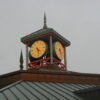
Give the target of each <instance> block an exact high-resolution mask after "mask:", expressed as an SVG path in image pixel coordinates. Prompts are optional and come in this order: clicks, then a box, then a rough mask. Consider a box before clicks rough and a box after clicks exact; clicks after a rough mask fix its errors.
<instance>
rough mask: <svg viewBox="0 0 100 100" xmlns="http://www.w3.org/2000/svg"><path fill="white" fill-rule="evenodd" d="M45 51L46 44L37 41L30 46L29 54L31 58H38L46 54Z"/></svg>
mask: <svg viewBox="0 0 100 100" xmlns="http://www.w3.org/2000/svg"><path fill="white" fill-rule="evenodd" d="M46 50H47V45H46V43H45V42H44V41H42V40H38V41H35V42H34V43H33V44H32V46H31V49H30V54H31V56H32V57H33V58H40V57H42V56H43V55H44V54H45V53H46Z"/></svg>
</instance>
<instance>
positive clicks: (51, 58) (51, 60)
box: [50, 36, 53, 64]
mask: <svg viewBox="0 0 100 100" xmlns="http://www.w3.org/2000/svg"><path fill="white" fill-rule="evenodd" d="M50 63H51V64H53V47H52V36H50Z"/></svg>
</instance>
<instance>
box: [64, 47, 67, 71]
mask: <svg viewBox="0 0 100 100" xmlns="http://www.w3.org/2000/svg"><path fill="white" fill-rule="evenodd" d="M64 53H65V54H64V64H65V70H66V71H67V57H66V47H65V46H64Z"/></svg>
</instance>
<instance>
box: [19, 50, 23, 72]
mask: <svg viewBox="0 0 100 100" xmlns="http://www.w3.org/2000/svg"><path fill="white" fill-rule="evenodd" d="M20 70H23V54H22V50H21V53H20Z"/></svg>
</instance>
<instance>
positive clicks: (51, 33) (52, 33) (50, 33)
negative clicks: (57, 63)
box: [22, 32, 67, 45]
mask: <svg viewBox="0 0 100 100" xmlns="http://www.w3.org/2000/svg"><path fill="white" fill-rule="evenodd" d="M47 35H53V36H54V37H56V38H57V39H58V40H60V41H61V42H63V43H64V44H65V45H67V43H66V42H64V40H62V39H61V38H59V37H58V36H57V35H56V34H55V33H54V32H49V33H45V34H43V35H40V36H36V37H33V38H31V39H27V40H24V41H22V42H24V43H25V42H27V41H30V40H33V39H37V38H40V37H43V36H47Z"/></svg>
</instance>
